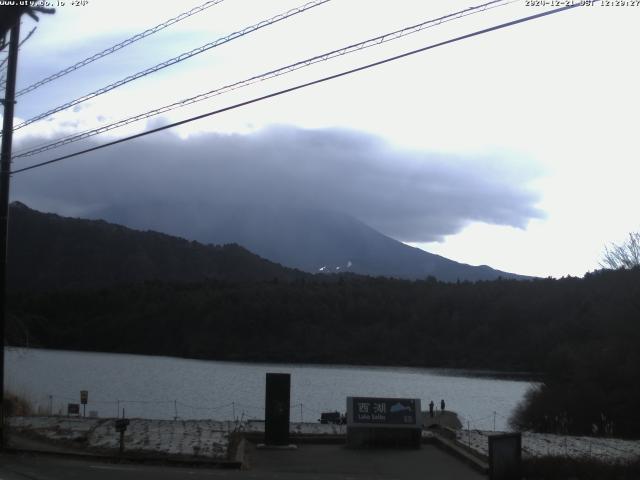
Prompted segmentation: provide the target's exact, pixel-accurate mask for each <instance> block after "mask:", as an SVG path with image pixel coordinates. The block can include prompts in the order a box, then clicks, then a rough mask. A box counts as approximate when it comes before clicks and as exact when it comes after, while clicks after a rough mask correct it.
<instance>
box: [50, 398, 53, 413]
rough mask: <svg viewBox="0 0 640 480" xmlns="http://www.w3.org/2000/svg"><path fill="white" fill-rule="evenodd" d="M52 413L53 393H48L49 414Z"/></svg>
mask: <svg viewBox="0 0 640 480" xmlns="http://www.w3.org/2000/svg"><path fill="white" fill-rule="evenodd" d="M51 415H53V395H49V416H51Z"/></svg>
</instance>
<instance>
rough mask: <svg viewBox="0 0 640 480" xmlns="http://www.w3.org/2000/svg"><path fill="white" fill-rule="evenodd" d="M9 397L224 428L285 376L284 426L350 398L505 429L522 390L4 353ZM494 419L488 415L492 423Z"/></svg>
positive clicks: (249, 412)
mask: <svg viewBox="0 0 640 480" xmlns="http://www.w3.org/2000/svg"><path fill="white" fill-rule="evenodd" d="M5 359H6V360H5V365H6V366H5V382H6V383H5V385H6V390H8V391H11V392H14V393H16V394H18V395H21V396H23V397H25V398H27V399H28V400H29V401H30V402H31V403H32V405H33V406H34V408H36V409H37V410H39V411H41V412H43V413H49V412H50V411H51V412H53V413H55V414H57V413H66V405H67V403H80V390H88V392H89V395H88V404H87V406H86V409H87V415H89V412H90V411H95V412H97V414H98V415H99V416H100V417H113V416H115V415H116V413H117V412H119V413H120V414H122V409H123V408H124V409H125V413H126V416H127V417H141V418H156V419H170V418H179V419H201V418H212V419H217V420H226V419H232V418H234V417H235V418H239V419H248V418H264V393H265V374H266V373H267V372H276V373H290V374H291V405H292V407H291V408H292V410H291V420H292V421H300V420H303V421H305V422H309V421H311V422H314V421H317V420H318V418H320V413H321V412H326V411H333V410H338V411H341V412H342V411H344V410H345V408H346V406H345V405H346V397H347V396H372V397H409V398H420V399H421V400H422V406H423V407H422V408H423V410H424V409H426V408H427V404H428V403H429V401H430V400H433V402H434V403H435V404H436V405H437V406H438V407H439V405H440V400H441V399H444V400H445V402H446V408H447V410H453V411H455V412H457V413H458V415H459V416H460V419H461V421H463V423H464V426H465V427H467V424H468V425H469V426H470V427H471V428H477V429H486V430H491V429H493V427H494V422H495V428H496V429H497V430H506V429H507V419H508V417H509V415H510V414H511V413H512V411H513V409H514V408H515V407H516V405H517V404H518V403H519V402H520V400H522V398H523V396H524V393H525V392H526V390H527V389H528V388H529V386H530V385H531V384H532V383H531V382H529V381H523V380H514V379H509V378H500V377H499V376H497V374H496V375H491V374H487V372H473V371H461V370H449V369H423V368H402V367H369V366H367V367H358V366H347V365H322V366H320V365H300V364H268V363H238V362H219V361H206V360H188V359H182V358H173V357H158V356H146V355H129V354H111V353H95V352H72V351H61V350H43V349H30V348H12V347H7V348H6V349H5ZM494 412H495V414H494Z"/></svg>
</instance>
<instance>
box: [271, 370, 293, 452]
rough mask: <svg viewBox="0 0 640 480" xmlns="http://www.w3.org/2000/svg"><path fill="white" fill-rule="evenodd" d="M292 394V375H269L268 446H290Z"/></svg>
mask: <svg viewBox="0 0 640 480" xmlns="http://www.w3.org/2000/svg"><path fill="white" fill-rule="evenodd" d="M290 394H291V375H290V374H288V373H267V389H266V395H265V408H264V411H265V427H264V442H265V443H266V444H267V445H288V444H289V411H290V410H289V408H290V407H289V401H290Z"/></svg>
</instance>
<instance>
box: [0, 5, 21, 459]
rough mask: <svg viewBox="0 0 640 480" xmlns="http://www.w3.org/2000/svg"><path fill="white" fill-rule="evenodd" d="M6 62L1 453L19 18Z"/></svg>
mask: <svg viewBox="0 0 640 480" xmlns="http://www.w3.org/2000/svg"><path fill="white" fill-rule="evenodd" d="M9 41H10V45H9V57H8V59H7V62H8V63H7V86H6V89H5V95H4V100H3V104H4V118H3V120H2V155H1V157H0V348H1V349H2V354H1V355H0V428H1V429H2V431H1V432H0V450H2V449H4V440H5V439H4V434H5V430H4V343H5V338H4V331H5V323H6V315H7V240H8V238H7V236H8V231H9V183H10V182H9V180H10V172H11V142H12V141H13V110H14V105H15V98H16V76H17V71H18V44H19V43H20V17H19V16H18V18H16V23H15V24H14V25H13V28H12V29H11V37H10V40H9Z"/></svg>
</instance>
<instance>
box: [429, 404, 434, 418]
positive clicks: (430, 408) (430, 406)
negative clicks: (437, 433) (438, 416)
mask: <svg viewBox="0 0 640 480" xmlns="http://www.w3.org/2000/svg"><path fill="white" fill-rule="evenodd" d="M429 416H430V417H431V418H433V400H431V401H430V402H429Z"/></svg>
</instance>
